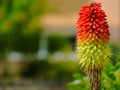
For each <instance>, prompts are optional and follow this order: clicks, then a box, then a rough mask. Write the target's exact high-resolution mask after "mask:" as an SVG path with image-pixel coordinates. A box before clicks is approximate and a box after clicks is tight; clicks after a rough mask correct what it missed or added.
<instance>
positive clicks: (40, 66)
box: [19, 60, 77, 80]
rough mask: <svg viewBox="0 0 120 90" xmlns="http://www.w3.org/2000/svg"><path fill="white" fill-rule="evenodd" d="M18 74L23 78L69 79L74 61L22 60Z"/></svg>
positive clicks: (72, 71)
mask: <svg viewBox="0 0 120 90" xmlns="http://www.w3.org/2000/svg"><path fill="white" fill-rule="evenodd" d="M21 64H22V68H21V70H20V72H19V73H20V75H21V77H23V78H40V79H45V80H46V79H55V80H66V79H67V80H69V79H70V78H72V76H71V75H72V74H73V73H75V72H76V71H77V70H76V67H75V63H73V62H71V61H69V62H68V61H60V62H59V61H54V62H49V61H48V60H28V61H22V62H21Z"/></svg>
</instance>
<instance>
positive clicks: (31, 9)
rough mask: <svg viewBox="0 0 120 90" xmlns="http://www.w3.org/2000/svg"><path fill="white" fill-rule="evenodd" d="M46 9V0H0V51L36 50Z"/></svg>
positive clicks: (24, 51) (28, 51)
mask: <svg viewBox="0 0 120 90" xmlns="http://www.w3.org/2000/svg"><path fill="white" fill-rule="evenodd" d="M47 9H48V6H47V1H46V0H0V52H1V53H3V52H8V51H19V52H23V53H33V52H36V51H37V50H38V45H39V44H38V43H39V36H40V33H41V32H42V30H43V29H42V26H41V24H40V18H41V16H42V15H43V14H44V13H45V12H46V11H47Z"/></svg>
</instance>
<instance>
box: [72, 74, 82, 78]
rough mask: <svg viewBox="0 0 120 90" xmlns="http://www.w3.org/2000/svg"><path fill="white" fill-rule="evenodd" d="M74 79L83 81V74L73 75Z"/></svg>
mask: <svg viewBox="0 0 120 90" xmlns="http://www.w3.org/2000/svg"><path fill="white" fill-rule="evenodd" d="M73 77H74V78H76V79H81V78H83V75H81V74H79V73H75V74H74V75H73Z"/></svg>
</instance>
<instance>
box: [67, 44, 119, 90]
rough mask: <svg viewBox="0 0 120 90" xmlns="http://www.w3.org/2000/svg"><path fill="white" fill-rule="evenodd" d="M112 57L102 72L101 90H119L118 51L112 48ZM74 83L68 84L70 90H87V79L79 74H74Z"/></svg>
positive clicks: (114, 47) (117, 48)
mask: <svg viewBox="0 0 120 90" xmlns="http://www.w3.org/2000/svg"><path fill="white" fill-rule="evenodd" d="M112 50H113V53H114V55H113V57H112V59H111V62H110V63H109V64H108V65H107V66H106V67H105V69H104V71H103V72H102V90H119V89H120V49H119V47H116V46H112ZM73 77H74V78H75V80H74V81H72V82H70V83H68V87H69V89H70V90H89V87H88V85H89V84H88V78H87V77H86V76H84V75H82V74H80V73H77V74H74V75H73Z"/></svg>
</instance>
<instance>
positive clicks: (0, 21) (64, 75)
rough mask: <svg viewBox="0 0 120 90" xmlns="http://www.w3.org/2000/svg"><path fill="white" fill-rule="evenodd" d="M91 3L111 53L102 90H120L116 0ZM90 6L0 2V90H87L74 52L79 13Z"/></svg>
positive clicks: (57, 0)
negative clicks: (101, 18) (98, 9)
mask: <svg viewBox="0 0 120 90" xmlns="http://www.w3.org/2000/svg"><path fill="white" fill-rule="evenodd" d="M95 1H100V2H102V5H103V7H102V8H103V9H104V10H105V12H106V14H107V16H108V17H107V19H108V23H109V26H110V32H111V43H110V46H111V49H112V51H113V56H112V58H111V61H110V64H108V66H106V69H105V70H104V71H103V78H102V79H103V80H102V81H103V82H102V84H103V85H102V88H103V90H120V17H119V15H120V9H119V8H120V1H119V0H114V1H110V0H95ZM89 2H90V1H89V0H71V1H70V0H0V90H61V89H62V90H88V84H87V78H86V76H85V75H84V74H83V72H82V71H81V70H80V69H79V65H78V64H77V61H76V60H75V55H74V52H75V46H76V21H77V18H78V12H79V10H80V9H81V5H83V4H88V3H89ZM75 73H76V74H75ZM78 73H79V74H78ZM67 86H68V87H67ZM106 88H107V89H106Z"/></svg>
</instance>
